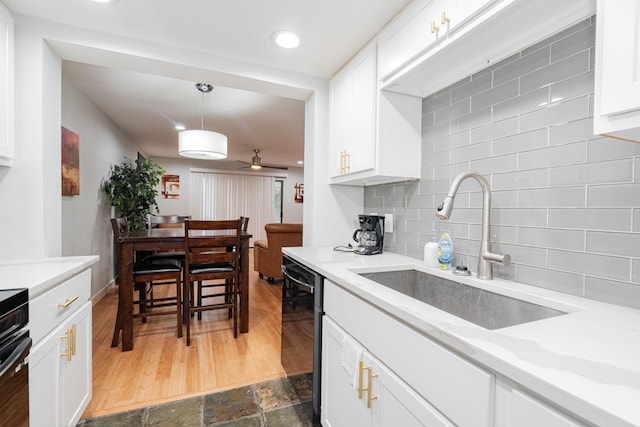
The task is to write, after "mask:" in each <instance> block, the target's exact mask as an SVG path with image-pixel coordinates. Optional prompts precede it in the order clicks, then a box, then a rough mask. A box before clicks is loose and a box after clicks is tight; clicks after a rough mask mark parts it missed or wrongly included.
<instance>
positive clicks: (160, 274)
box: [111, 218, 183, 347]
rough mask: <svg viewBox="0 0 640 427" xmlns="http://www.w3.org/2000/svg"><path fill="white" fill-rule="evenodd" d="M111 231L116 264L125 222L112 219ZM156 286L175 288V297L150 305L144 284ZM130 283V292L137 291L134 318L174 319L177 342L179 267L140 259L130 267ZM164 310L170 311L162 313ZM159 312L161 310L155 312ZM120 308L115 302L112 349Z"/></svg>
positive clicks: (171, 262)
mask: <svg viewBox="0 0 640 427" xmlns="http://www.w3.org/2000/svg"><path fill="white" fill-rule="evenodd" d="M111 228H112V229H113V236H114V241H115V247H116V257H117V258H118V263H120V262H122V261H121V243H120V237H121V235H122V234H123V233H127V232H128V231H129V224H128V222H127V219H126V218H112V219H111ZM151 282H156V283H157V284H160V283H162V284H165V285H169V284H171V285H175V293H176V296H175V297H163V298H156V299H155V301H154V302H153V304H151V302H150V301H149V299H148V298H147V283H151ZM133 283H134V288H137V290H138V300H136V301H134V302H133V303H134V305H138V313H134V314H133V317H134V318H142V321H143V322H146V319H147V317H149V316H163V315H175V316H176V318H177V319H176V323H177V328H178V338H181V337H182V294H183V289H182V264H181V263H180V262H178V261H176V260H175V259H164V260H148V259H147V258H144V259H143V260H142V261H135V260H134V263H133ZM165 307H172V308H171V309H165ZM157 308H163V309H162V310H156V309H157ZM121 312H122V308H121V304H120V302H118V314H117V315H116V326H115V330H114V333H113V340H112V342H111V346H112V347H116V346H117V345H118V337H119V334H120V329H121V322H122V318H121Z"/></svg>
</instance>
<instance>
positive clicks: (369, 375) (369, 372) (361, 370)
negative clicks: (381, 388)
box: [358, 359, 378, 409]
mask: <svg viewBox="0 0 640 427" xmlns="http://www.w3.org/2000/svg"><path fill="white" fill-rule="evenodd" d="M364 371H367V386H366V387H365V386H364V385H363V384H362V378H363V377H364ZM377 376H378V374H374V373H373V368H372V367H371V366H364V363H363V362H362V359H360V361H359V362H358V399H362V393H363V392H365V391H366V392H367V408H369V409H371V401H373V400H376V399H377V398H378V396H373V395H372V394H371V393H372V392H373V389H372V384H371V383H372V381H373V379H374V378H376V377H377Z"/></svg>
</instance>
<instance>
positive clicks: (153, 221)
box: [147, 214, 191, 228]
mask: <svg viewBox="0 0 640 427" xmlns="http://www.w3.org/2000/svg"><path fill="white" fill-rule="evenodd" d="M188 219H191V216H190V215H184V216H183V215H153V214H147V228H156V227H168V228H182V227H183V226H184V222H185V221H186V220H188Z"/></svg>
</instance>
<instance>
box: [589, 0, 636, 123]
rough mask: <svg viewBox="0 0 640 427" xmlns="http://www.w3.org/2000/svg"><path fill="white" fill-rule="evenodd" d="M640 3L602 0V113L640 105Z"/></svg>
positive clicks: (627, 109) (620, 111)
mask: <svg viewBox="0 0 640 427" xmlns="http://www.w3.org/2000/svg"><path fill="white" fill-rule="evenodd" d="M638 16H640V3H639V2H638V1H637V0H616V1H605V0H599V1H598V19H597V22H596V25H597V26H598V44H597V45H596V46H597V54H598V55H600V56H601V58H600V59H599V60H598V63H599V64H600V66H601V70H600V72H601V75H602V80H601V87H600V94H599V95H600V114H601V115H604V116H610V115H614V114H620V113H625V112H628V111H633V110H638V109H640V21H639V20H638Z"/></svg>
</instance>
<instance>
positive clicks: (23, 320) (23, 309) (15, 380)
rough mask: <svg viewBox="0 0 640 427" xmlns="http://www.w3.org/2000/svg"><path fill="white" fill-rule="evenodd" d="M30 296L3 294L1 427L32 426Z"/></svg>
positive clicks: (0, 304) (0, 314)
mask: <svg viewBox="0 0 640 427" xmlns="http://www.w3.org/2000/svg"><path fill="white" fill-rule="evenodd" d="M28 322H29V293H28V291H27V289H6V290H0V417H2V418H1V419H0V425H2V426H4V427H23V426H24V427H28V426H29V366H28V363H29V359H28V356H29V349H30V348H31V338H30V337H29V330H28V329H26V325H27V323H28Z"/></svg>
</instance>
